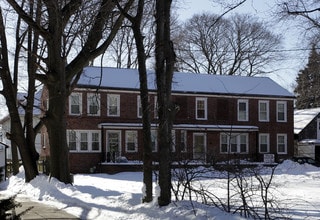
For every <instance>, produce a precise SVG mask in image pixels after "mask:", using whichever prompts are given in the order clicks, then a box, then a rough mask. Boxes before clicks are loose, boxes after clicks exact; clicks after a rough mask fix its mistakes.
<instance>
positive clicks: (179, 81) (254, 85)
mask: <svg viewBox="0 0 320 220" xmlns="http://www.w3.org/2000/svg"><path fill="white" fill-rule="evenodd" d="M78 86H79V87H101V88H108V89H128V90H131V89H135V90H138V89H139V86H140V84H139V73H138V70H137V69H119V68H110V67H102V68H101V67H86V68H85V69H84V73H83V74H82V76H81V77H80V79H79V81H78ZM148 88H149V89H150V90H154V89H155V88H156V81H155V74H154V71H148ZM172 91H173V92H186V93H209V94H228V95H230V94H232V95H251V96H276V97H288V98H294V95H293V94H292V93H290V92H289V91H288V90H286V89H284V88H283V87H281V86H280V85H279V84H277V83H276V82H274V81H273V80H271V79H270V78H268V77H245V76H228V75H209V74H194V73H181V72H175V73H174V76H173V83H172Z"/></svg>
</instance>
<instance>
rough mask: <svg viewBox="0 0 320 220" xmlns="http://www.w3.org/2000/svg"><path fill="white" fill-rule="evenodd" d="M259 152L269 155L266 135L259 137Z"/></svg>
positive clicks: (267, 136)
mask: <svg viewBox="0 0 320 220" xmlns="http://www.w3.org/2000/svg"><path fill="white" fill-rule="evenodd" d="M259 152H260V153H269V135H268V134H260V135H259Z"/></svg>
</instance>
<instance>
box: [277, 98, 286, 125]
mask: <svg viewBox="0 0 320 220" xmlns="http://www.w3.org/2000/svg"><path fill="white" fill-rule="evenodd" d="M277 121H278V122H286V121H287V102H285V101H277Z"/></svg>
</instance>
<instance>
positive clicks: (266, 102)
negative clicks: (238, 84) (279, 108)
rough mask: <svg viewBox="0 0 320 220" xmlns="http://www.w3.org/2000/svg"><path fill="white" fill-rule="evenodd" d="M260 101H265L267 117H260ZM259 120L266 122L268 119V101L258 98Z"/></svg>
mask: <svg viewBox="0 0 320 220" xmlns="http://www.w3.org/2000/svg"><path fill="white" fill-rule="evenodd" d="M262 103H265V104H266V108H267V109H266V111H267V118H266V119H262V118H261V117H260V113H261V109H260V104H262ZM258 105H259V121H262V122H268V121H269V120H270V119H269V101H264V100H259V104H258Z"/></svg>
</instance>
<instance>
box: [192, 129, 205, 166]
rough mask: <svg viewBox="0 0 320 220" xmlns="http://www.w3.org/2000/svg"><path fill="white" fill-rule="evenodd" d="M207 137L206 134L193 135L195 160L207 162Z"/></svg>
mask: <svg viewBox="0 0 320 220" xmlns="http://www.w3.org/2000/svg"><path fill="white" fill-rule="evenodd" d="M206 148H207V137H206V134H205V133H193V159H195V160H205V159H206V151H207V149H206Z"/></svg>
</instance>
